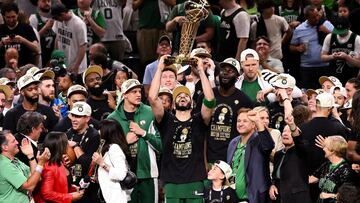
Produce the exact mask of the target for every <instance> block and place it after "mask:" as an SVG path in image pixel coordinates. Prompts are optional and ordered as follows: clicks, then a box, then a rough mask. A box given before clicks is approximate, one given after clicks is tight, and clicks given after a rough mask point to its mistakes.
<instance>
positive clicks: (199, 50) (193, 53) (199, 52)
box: [190, 48, 211, 58]
mask: <svg viewBox="0 0 360 203" xmlns="http://www.w3.org/2000/svg"><path fill="white" fill-rule="evenodd" d="M194 56H197V57H201V56H204V57H207V58H211V54H210V53H209V52H208V51H207V50H206V49H204V48H195V49H193V50H192V51H191V53H190V57H194Z"/></svg>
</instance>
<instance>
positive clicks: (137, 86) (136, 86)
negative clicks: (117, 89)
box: [123, 84, 143, 94]
mask: <svg viewBox="0 0 360 203" xmlns="http://www.w3.org/2000/svg"><path fill="white" fill-rule="evenodd" d="M142 86H143V85H141V84H140V85H134V86H133V87H130V88H129V89H127V90H126V92H124V93H123V94H126V93H128V92H129V91H130V90H132V89H135V88H142Z"/></svg>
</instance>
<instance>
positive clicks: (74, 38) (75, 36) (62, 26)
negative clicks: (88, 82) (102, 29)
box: [53, 12, 87, 74]
mask: <svg viewBox="0 0 360 203" xmlns="http://www.w3.org/2000/svg"><path fill="white" fill-rule="evenodd" d="M53 30H54V32H55V33H56V35H57V37H58V49H60V50H62V51H64V53H65V56H66V58H67V62H68V64H69V66H71V65H72V64H74V63H75V62H76V57H77V55H78V52H79V48H80V46H82V45H84V44H87V31H86V25H85V23H84V21H82V20H81V19H80V18H79V17H77V16H76V15H75V14H74V13H72V12H71V19H70V20H69V21H67V22H59V21H55V23H54V26H53ZM86 68H87V61H86V54H85V56H84V58H83V59H82V61H81V64H80V67H79V72H78V73H79V74H80V73H83V72H84V71H85V69H86Z"/></svg>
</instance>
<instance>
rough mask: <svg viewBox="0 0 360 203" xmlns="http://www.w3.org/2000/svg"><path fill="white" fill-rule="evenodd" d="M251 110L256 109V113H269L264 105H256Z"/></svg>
mask: <svg viewBox="0 0 360 203" xmlns="http://www.w3.org/2000/svg"><path fill="white" fill-rule="evenodd" d="M253 111H256V113H260V112H263V111H266V113H267V114H268V115H269V109H268V108H266V107H265V106H257V107H255V108H254V109H253Z"/></svg>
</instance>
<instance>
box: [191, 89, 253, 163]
mask: <svg viewBox="0 0 360 203" xmlns="http://www.w3.org/2000/svg"><path fill="white" fill-rule="evenodd" d="M213 91H214V95H215V98H216V107H215V109H214V113H213V116H212V118H211V121H210V129H209V131H208V133H207V159H208V161H209V162H210V163H213V162H215V161H216V160H223V161H226V152H227V148H228V145H229V142H230V141H231V140H232V139H233V138H235V137H236V136H237V135H238V132H237V129H236V118H237V112H238V110H239V109H240V108H243V107H246V108H253V105H254V104H253V103H252V101H251V100H250V98H249V97H248V96H247V95H246V94H245V93H243V92H242V91H241V90H238V89H236V91H235V92H234V94H232V95H231V96H229V97H224V96H221V95H220V93H219V90H218V88H213ZM203 98H204V94H202V95H200V97H199V99H198V102H197V103H198V104H197V107H196V112H200V111H201V105H202V100H203Z"/></svg>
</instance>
